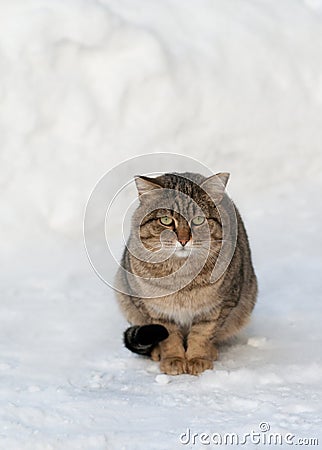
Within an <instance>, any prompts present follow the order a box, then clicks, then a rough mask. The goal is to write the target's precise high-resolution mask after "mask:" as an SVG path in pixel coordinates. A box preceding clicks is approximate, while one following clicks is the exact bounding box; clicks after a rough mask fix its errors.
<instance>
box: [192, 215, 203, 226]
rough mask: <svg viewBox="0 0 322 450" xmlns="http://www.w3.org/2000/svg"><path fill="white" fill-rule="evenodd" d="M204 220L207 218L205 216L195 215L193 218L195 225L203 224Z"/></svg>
mask: <svg viewBox="0 0 322 450" xmlns="http://www.w3.org/2000/svg"><path fill="white" fill-rule="evenodd" d="M204 221H205V218H204V217H202V216H196V217H194V218H193V219H192V221H191V222H192V223H193V225H201V224H203V223H204Z"/></svg>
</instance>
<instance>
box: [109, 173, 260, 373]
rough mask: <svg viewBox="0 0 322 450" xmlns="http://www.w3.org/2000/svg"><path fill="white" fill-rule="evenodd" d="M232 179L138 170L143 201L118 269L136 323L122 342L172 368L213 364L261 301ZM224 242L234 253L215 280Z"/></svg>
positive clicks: (193, 369)
mask: <svg viewBox="0 0 322 450" xmlns="http://www.w3.org/2000/svg"><path fill="white" fill-rule="evenodd" d="M228 179H229V174H228V173H218V174H216V175H212V176H210V177H207V178H206V177H205V176H203V175H200V174H197V173H189V172H186V173H165V174H163V175H160V176H158V177H155V178H150V177H146V176H136V177H135V182H136V187H137V190H138V195H139V206H138V207H137V209H136V211H135V212H134V214H133V217H132V224H131V233H130V237H129V240H128V243H127V246H126V248H125V250H124V253H123V257H122V261H121V264H120V268H119V270H118V272H117V275H116V287H117V298H118V302H119V305H120V308H121V311H122V312H123V314H124V315H125V317H126V319H127V320H128V322H129V323H130V324H131V326H130V327H129V328H128V329H127V330H126V331H125V332H124V344H125V346H126V347H127V348H128V349H129V350H131V351H132V352H135V353H138V354H140V355H145V356H150V357H151V358H152V359H153V360H154V361H160V369H161V371H162V372H163V373H166V374H170V375H179V374H183V373H188V374H191V375H199V374H200V373H202V372H203V371H205V370H207V369H212V368H213V361H214V360H216V359H217V357H218V350H217V346H216V344H218V343H219V342H222V341H225V340H226V339H228V338H229V337H231V336H233V335H235V334H236V333H237V332H238V331H239V330H240V329H241V328H242V327H243V326H244V325H245V324H246V323H247V322H248V320H249V318H250V315H251V312H252V310H253V308H254V305H255V302H256V297H257V279H256V275H255V272H254V268H253V265H252V260H251V252H250V248H249V242H248V238H247V234H246V230H245V227H244V224H243V222H242V219H241V216H240V214H239V212H238V210H237V208H236V207H235V205H234V204H233V203H232V201H231V199H230V198H229V197H228V194H227V193H226V189H225V188H226V185H227V182H228ZM229 205H230V206H229ZM229 207H230V209H231V210H230V212H228V211H229ZM233 218H235V223H236V226H235V235H236V236H235V238H236V242H235V246H233V244H234V242H233V241H234V227H233V226H232V224H233V222H234V220H233ZM224 221H225V222H226V223H228V235H226V236H225V239H223V237H224V236H223V234H224ZM227 221H228V222H227ZM227 236H228V238H227ZM224 241H227V242H228V244H229V245H230V250H231V256H230V258H228V259H227V257H226V258H225V257H224V259H223V260H224V262H225V261H226V265H227V267H226V268H225V269H226V270H225V271H224V272H223V273H222V274H219V275H220V276H218V277H217V279H215V282H214V281H213V280H212V279H211V275H212V274H213V271H214V268H215V266H216V262H217V263H218V261H219V257H220V256H219V255H220V251H221V248H222V245H223V242H224Z"/></svg>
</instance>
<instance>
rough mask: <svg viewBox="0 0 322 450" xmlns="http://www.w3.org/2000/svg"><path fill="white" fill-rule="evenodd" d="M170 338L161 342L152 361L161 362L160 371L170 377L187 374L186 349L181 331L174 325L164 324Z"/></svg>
mask: <svg viewBox="0 0 322 450" xmlns="http://www.w3.org/2000/svg"><path fill="white" fill-rule="evenodd" d="M163 325H164V326H165V327H166V328H167V330H168V332H169V337H168V338H167V339H165V340H164V341H162V342H159V344H158V346H157V348H156V349H155V350H154V352H153V354H152V359H154V360H157V358H159V360H160V369H161V371H162V372H164V373H167V374H169V375H180V374H182V373H186V360H185V348H184V345H183V336H182V333H181V332H180V330H179V329H178V328H177V327H176V326H175V325H173V324H163Z"/></svg>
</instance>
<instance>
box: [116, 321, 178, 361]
mask: <svg viewBox="0 0 322 450" xmlns="http://www.w3.org/2000/svg"><path fill="white" fill-rule="evenodd" d="M168 336H169V333H168V330H167V329H166V328H165V327H164V326H163V325H157V324H151V325H142V326H133V327H130V328H128V329H127V330H125V332H124V345H125V347H126V348H128V349H129V350H131V351H132V352H134V353H138V354H139V355H147V356H148V355H150V354H151V351H152V350H153V347H155V346H156V345H157V344H158V343H159V342H161V341H163V340H164V339H166V338H167V337H168Z"/></svg>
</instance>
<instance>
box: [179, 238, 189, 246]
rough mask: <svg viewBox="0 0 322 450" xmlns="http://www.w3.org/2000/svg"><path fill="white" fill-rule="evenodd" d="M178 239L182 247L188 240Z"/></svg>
mask: <svg viewBox="0 0 322 450" xmlns="http://www.w3.org/2000/svg"><path fill="white" fill-rule="evenodd" d="M178 241H179V242H180V244H181V245H182V247H184V246H185V245H186V243H187V242H189V239H178Z"/></svg>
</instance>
